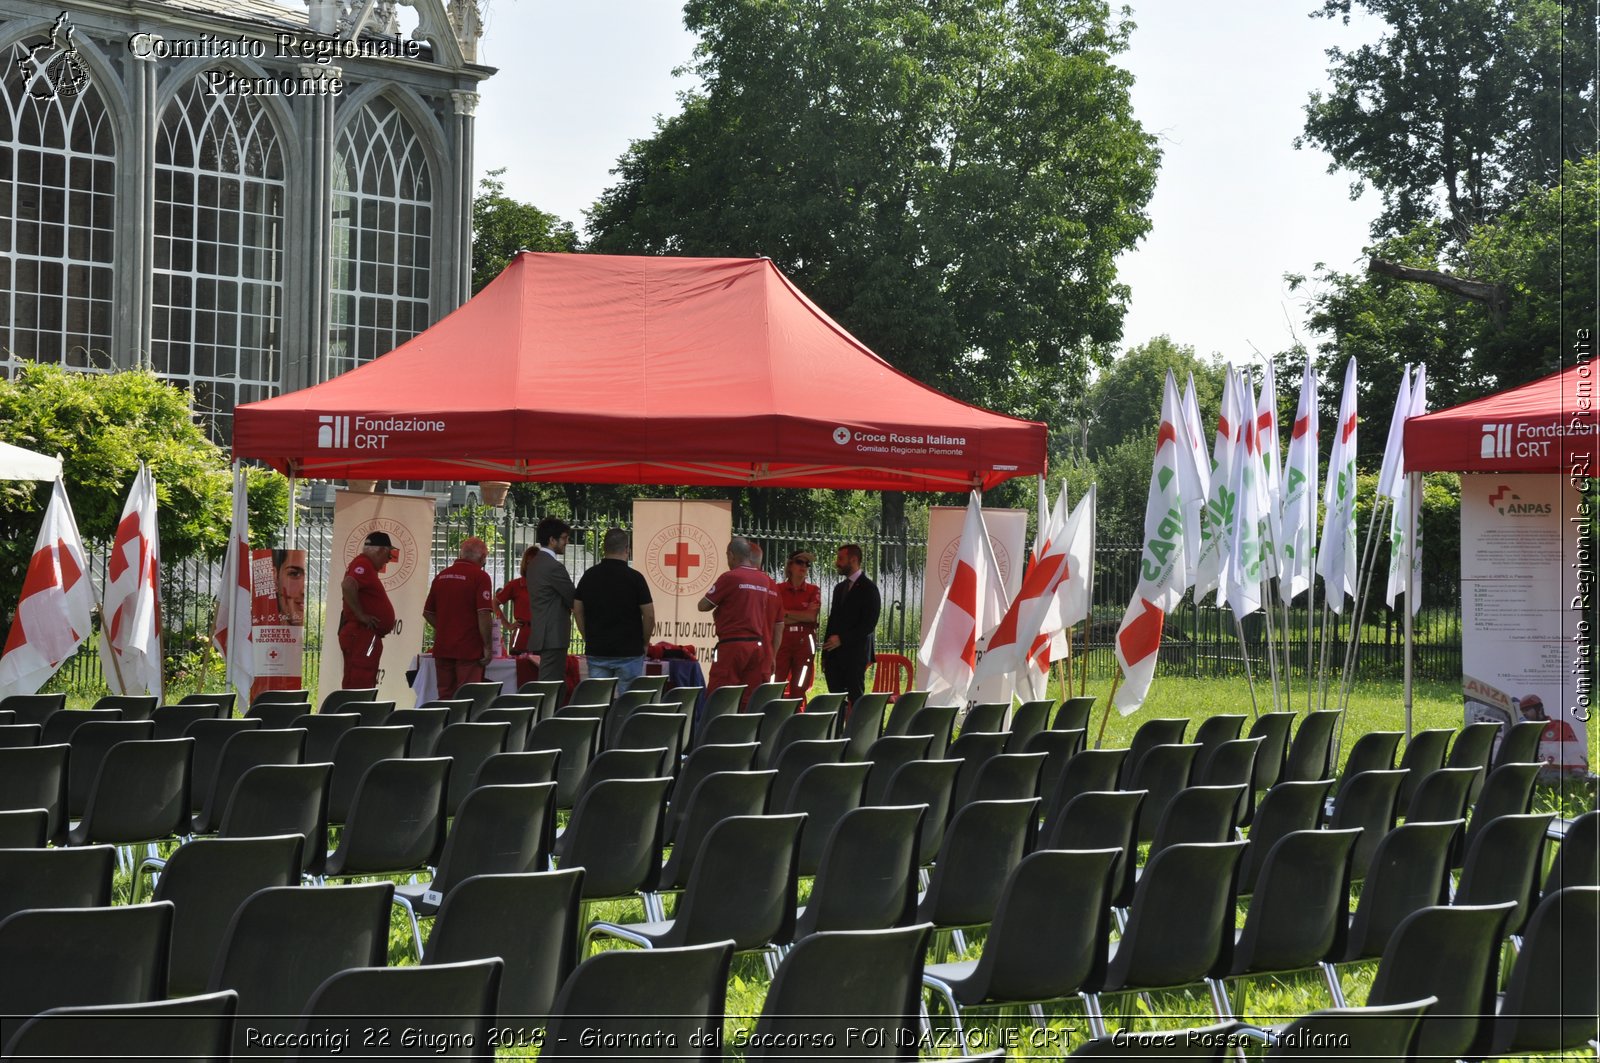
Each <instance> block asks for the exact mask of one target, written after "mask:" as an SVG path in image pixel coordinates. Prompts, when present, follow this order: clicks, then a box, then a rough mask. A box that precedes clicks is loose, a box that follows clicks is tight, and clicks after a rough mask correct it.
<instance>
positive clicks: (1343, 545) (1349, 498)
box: [1317, 358, 1361, 613]
mask: <svg viewBox="0 0 1600 1063" xmlns="http://www.w3.org/2000/svg"><path fill="white" fill-rule="evenodd" d="M1322 504H1323V514H1322V543H1321V545H1320V546H1319V547H1318V548H1317V575H1319V576H1321V577H1322V593H1323V594H1324V595H1325V596H1326V601H1327V603H1328V608H1330V609H1332V610H1333V611H1334V612H1335V613H1342V612H1344V600H1345V598H1346V597H1348V596H1350V595H1353V594H1355V592H1356V577H1357V571H1356V570H1357V567H1358V566H1359V565H1360V562H1361V559H1360V558H1359V557H1358V556H1357V554H1356V360H1355V359H1354V358H1352V359H1350V361H1349V362H1348V363H1346V365H1345V367H1344V395H1343V396H1342V397H1341V398H1340V399H1339V422H1338V424H1336V425H1335V426H1334V435H1333V454H1332V456H1330V457H1329V458H1328V482H1327V484H1326V485H1324V487H1323V493H1322Z"/></svg>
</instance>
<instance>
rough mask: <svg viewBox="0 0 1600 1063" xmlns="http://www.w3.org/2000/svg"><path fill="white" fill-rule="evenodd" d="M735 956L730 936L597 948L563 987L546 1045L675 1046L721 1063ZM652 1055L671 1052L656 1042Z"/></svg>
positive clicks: (677, 1052) (676, 1052) (686, 1055)
mask: <svg viewBox="0 0 1600 1063" xmlns="http://www.w3.org/2000/svg"><path fill="white" fill-rule="evenodd" d="M732 958H733V946H732V945H731V944H729V943H728V942H726V941H718V942H715V943H713V944H710V945H690V946H687V947H684V948H664V949H613V950H610V951H606V952H597V953H595V954H594V955H593V956H590V957H589V958H588V959H587V960H584V961H583V962H582V963H581V964H579V965H578V968H577V969H576V970H575V971H573V972H572V976H571V977H569V978H568V979H567V981H566V984H564V985H563V986H562V987H561V992H560V994H559V995H558V996H557V997H556V1000H555V1004H554V1005H553V1006H552V1007H551V1009H550V1012H551V1014H550V1022H549V1024H548V1026H547V1027H546V1028H545V1043H547V1044H554V1045H566V1046H576V1045H577V1044H578V1043H579V1041H580V1039H588V1040H592V1041H595V1042H597V1043H599V1044H616V1045H625V1044H639V1045H653V1046H661V1045H667V1044H671V1045H675V1046H676V1048H674V1049H673V1050H672V1053H671V1054H672V1055H673V1056H675V1057H676V1058H680V1059H700V1060H702V1061H704V1063H718V1061H720V1060H721V1058H722V1048H721V1043H722V1037H721V1034H722V1023H723V1012H724V1011H725V1010H726V1007H727V998H728V967H729V964H730V962H731V960H732ZM608 1054H609V1053H608ZM650 1054H651V1055H652V1056H658V1057H659V1056H663V1055H666V1054H667V1052H666V1050H665V1049H663V1048H661V1047H656V1048H654V1049H652V1051H651V1053H650Z"/></svg>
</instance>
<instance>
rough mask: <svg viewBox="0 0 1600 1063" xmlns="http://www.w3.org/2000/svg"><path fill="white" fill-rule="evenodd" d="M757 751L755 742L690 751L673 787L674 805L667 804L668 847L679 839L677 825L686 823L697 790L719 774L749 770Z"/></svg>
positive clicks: (703, 747)
mask: <svg viewBox="0 0 1600 1063" xmlns="http://www.w3.org/2000/svg"><path fill="white" fill-rule="evenodd" d="M756 749H757V746H756V743H754V742H742V743H739V744H736V745H725V746H724V745H699V746H695V747H694V749H692V750H690V751H689V755H688V756H687V757H685V758H684V760H683V764H682V765H681V766H680V767H679V768H678V775H677V779H676V781H674V782H673V784H672V795H671V803H669V804H668V805H667V820H666V827H665V829H666V837H665V841H666V842H667V843H668V844H669V845H670V844H671V843H672V842H673V841H674V840H675V839H676V838H677V836H678V824H679V823H681V822H682V821H683V813H684V810H685V808H686V807H687V806H688V804H689V797H690V795H691V794H693V793H694V788H695V787H696V786H699V785H700V783H701V782H702V781H703V780H704V779H706V778H707V777H709V776H711V775H714V774H716V773H717V772H719V771H749V770H750V768H751V766H752V765H754V764H755V760H756Z"/></svg>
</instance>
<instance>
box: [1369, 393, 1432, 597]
mask: <svg viewBox="0 0 1600 1063" xmlns="http://www.w3.org/2000/svg"><path fill="white" fill-rule="evenodd" d="M1403 390H1406V391H1408V392H1409V393H1408V394H1407V395H1406V417H1421V416H1422V415H1423V414H1425V413H1427V412H1428V367H1427V366H1425V365H1419V366H1417V369H1416V374H1415V376H1413V377H1412V382H1411V386H1410V387H1409V388H1408V389H1403ZM1398 408H1399V407H1398V405H1397V406H1396V409H1398ZM1405 427H1406V426H1405V418H1401V420H1400V426H1399V434H1400V440H1399V442H1398V443H1397V445H1396V448H1395V449H1396V454H1395V473H1394V479H1395V485H1394V486H1395V494H1394V508H1393V509H1392V510H1390V512H1389V586H1388V600H1389V608H1390V609H1393V608H1394V600H1395V599H1396V598H1398V597H1400V595H1402V594H1405V593H1406V576H1407V574H1408V572H1409V575H1410V577H1411V586H1412V588H1413V593H1412V594H1411V595H1410V601H1408V602H1407V603H1406V605H1407V606H1408V607H1409V608H1410V609H1411V615H1413V616H1415V615H1416V613H1417V610H1418V609H1420V608H1421V607H1422V521H1421V516H1420V514H1421V511H1422V506H1421V503H1422V499H1421V498H1420V497H1418V496H1417V495H1416V494H1415V491H1416V490H1417V489H1418V488H1420V487H1421V485H1422V479H1421V476H1422V474H1421V473H1407V472H1406V470H1405ZM1384 466H1385V468H1387V467H1388V456H1387V455H1385V457H1384ZM1379 490H1382V487H1380V488H1379ZM1413 509H1415V510H1416V513H1415V514H1414V513H1413V512H1412V511H1413Z"/></svg>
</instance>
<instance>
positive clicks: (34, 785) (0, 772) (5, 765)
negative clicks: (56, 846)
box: [0, 745, 68, 839]
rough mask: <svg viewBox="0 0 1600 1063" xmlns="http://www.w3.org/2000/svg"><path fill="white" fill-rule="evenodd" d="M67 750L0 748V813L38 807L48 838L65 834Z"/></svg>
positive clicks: (57, 748)
mask: <svg viewBox="0 0 1600 1063" xmlns="http://www.w3.org/2000/svg"><path fill="white" fill-rule="evenodd" d="M67 752H68V747H67V746H64V745H60V746H20V747H15V748H0V810H4V811H14V810H17V809H25V808H42V809H44V810H45V812H46V813H48V815H49V823H48V824H47V826H46V828H45V835H46V837H48V838H51V839H56V838H61V837H64V836H65V835H66V827H67Z"/></svg>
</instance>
